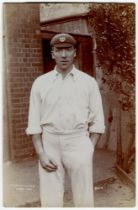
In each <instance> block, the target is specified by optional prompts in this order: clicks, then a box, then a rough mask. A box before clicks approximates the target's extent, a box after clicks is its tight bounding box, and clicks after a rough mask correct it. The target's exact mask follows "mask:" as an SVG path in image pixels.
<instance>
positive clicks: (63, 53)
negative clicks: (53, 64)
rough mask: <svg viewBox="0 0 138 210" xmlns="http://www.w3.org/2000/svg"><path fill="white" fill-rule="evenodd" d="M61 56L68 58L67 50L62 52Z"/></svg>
mask: <svg viewBox="0 0 138 210" xmlns="http://www.w3.org/2000/svg"><path fill="white" fill-rule="evenodd" d="M61 55H62V57H66V50H65V49H63V50H62V53H61Z"/></svg>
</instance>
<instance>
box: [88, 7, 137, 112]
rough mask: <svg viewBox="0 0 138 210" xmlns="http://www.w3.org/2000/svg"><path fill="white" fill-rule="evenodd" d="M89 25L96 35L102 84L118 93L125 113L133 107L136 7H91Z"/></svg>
mask: <svg viewBox="0 0 138 210" xmlns="http://www.w3.org/2000/svg"><path fill="white" fill-rule="evenodd" d="M89 23H90V25H91V26H92V28H93V31H94V33H95V39H96V45H97V49H96V55H97V58H98V61H99V65H100V66H101V67H102V69H103V71H104V76H103V82H106V83H107V84H108V85H109V87H110V89H112V90H114V91H116V92H117V93H119V96H120V97H119V101H120V103H121V105H122V109H123V110H129V109H131V108H134V101H135V99H134V97H135V4H133V3H127V4H126V3H96V4H90V16H89Z"/></svg>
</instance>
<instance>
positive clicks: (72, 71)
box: [53, 65, 77, 81]
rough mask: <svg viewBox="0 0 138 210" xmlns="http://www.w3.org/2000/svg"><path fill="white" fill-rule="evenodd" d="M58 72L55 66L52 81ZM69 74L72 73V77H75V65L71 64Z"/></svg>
mask: <svg viewBox="0 0 138 210" xmlns="http://www.w3.org/2000/svg"><path fill="white" fill-rule="evenodd" d="M59 74H60V73H59V72H58V71H57V69H56V66H55V68H54V70H53V81H55V80H56V79H57V77H58V76H59ZM69 74H70V75H72V76H73V77H74V79H76V76H77V73H76V67H75V65H73V68H72V70H71V71H70V72H69Z"/></svg>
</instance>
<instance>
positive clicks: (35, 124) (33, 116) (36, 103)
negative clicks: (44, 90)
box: [26, 81, 42, 135]
mask: <svg viewBox="0 0 138 210" xmlns="http://www.w3.org/2000/svg"><path fill="white" fill-rule="evenodd" d="M40 109H41V98H40V94H39V91H38V84H37V81H35V82H34V83H33V85H32V89H31V93H30V103H29V114H28V127H27V129H26V134H27V135H32V134H39V133H42V128H41V123H40Z"/></svg>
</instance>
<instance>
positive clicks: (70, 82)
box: [26, 66, 105, 134]
mask: <svg viewBox="0 0 138 210" xmlns="http://www.w3.org/2000/svg"><path fill="white" fill-rule="evenodd" d="M88 124H89V126H88ZM43 126H45V129H47V131H49V132H51V133H59V134H69V133H74V132H79V131H85V130H88V128H89V132H90V133H103V132H104V129H105V126H104V115H103V107H102V101H101V95H100V92H99V88H98V85H97V82H96V80H95V79H94V78H93V77H91V76H89V75H87V74H86V73H84V72H82V71H80V70H77V69H76V68H75V66H73V69H72V70H71V72H70V73H68V74H67V75H66V77H65V78H64V79H63V78H62V75H61V73H59V72H58V71H57V70H56V68H55V69H54V70H52V71H51V72H48V73H46V74H44V75H42V76H39V77H38V78H37V79H36V80H35V81H34V83H33V86H32V89H31V94H30V107H29V120H28V128H27V129H26V133H27V134H39V133H42V129H43Z"/></svg>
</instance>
